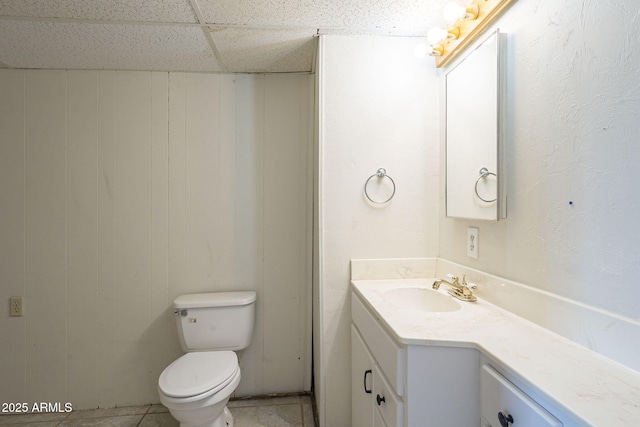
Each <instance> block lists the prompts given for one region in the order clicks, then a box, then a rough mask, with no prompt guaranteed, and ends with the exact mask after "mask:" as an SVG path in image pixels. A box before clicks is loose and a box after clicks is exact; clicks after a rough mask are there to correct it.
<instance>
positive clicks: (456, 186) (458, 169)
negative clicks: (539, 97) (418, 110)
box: [445, 30, 507, 221]
mask: <svg viewBox="0 0 640 427" xmlns="http://www.w3.org/2000/svg"><path fill="white" fill-rule="evenodd" d="M505 45H506V34H504V33H500V31H499V30H498V31H496V32H495V33H493V34H491V35H490V36H489V37H487V38H486V39H485V40H484V41H482V42H481V43H480V44H479V45H478V46H477V47H476V48H475V49H474V50H473V51H471V52H470V53H469V54H468V55H466V56H465V57H464V58H463V59H461V60H460V61H459V62H457V63H456V64H455V65H454V66H453V67H452V68H451V69H450V70H449V71H447V73H446V76H445V82H446V89H445V90H446V119H445V120H446V213H447V216H448V217H453V218H468V219H483V220H496V221H497V220H498V219H501V218H506V214H507V210H506V207H507V206H506V192H505V189H506V175H505V171H506V167H505V163H504V162H505V159H504V153H505V138H504V131H505V121H504V113H503V110H504V104H505V102H504V97H505V88H506V87H505V86H506V85H505V72H504V63H505V59H504V51H505Z"/></svg>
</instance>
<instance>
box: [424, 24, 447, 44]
mask: <svg viewBox="0 0 640 427" xmlns="http://www.w3.org/2000/svg"><path fill="white" fill-rule="evenodd" d="M447 36H448V33H447V30H445V29H442V28H439V27H434V28H432V29H430V30H429V32H428V33H427V40H429V43H431V44H432V45H434V44H438V43H440V42H442V41H443V40H445V39H446V38H447Z"/></svg>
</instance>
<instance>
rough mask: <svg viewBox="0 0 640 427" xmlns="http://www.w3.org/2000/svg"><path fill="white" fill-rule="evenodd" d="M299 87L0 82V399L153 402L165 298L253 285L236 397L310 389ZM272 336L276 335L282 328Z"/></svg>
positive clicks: (307, 168) (111, 76) (35, 79)
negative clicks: (15, 302) (249, 337)
mask: <svg viewBox="0 0 640 427" xmlns="http://www.w3.org/2000/svg"><path fill="white" fill-rule="evenodd" d="M311 97H312V77H310V76H307V75H283V76H259V75H257V76H242V75H240V76H231V75H199V74H180V73H171V74H169V73H162V72H121V71H118V72H116V71H99V72H98V71H35V70H34V71H24V70H0V195H1V196H2V197H0V212H1V213H2V221H0V235H1V236H2V245H0V300H1V301H5V302H6V301H8V299H9V297H10V296H14V295H22V296H24V297H25V316H24V317H20V318H10V317H9V316H8V314H9V313H8V309H9V305H8V303H7V304H0V341H1V342H2V343H3V345H2V346H1V347H0V348H1V350H0V360H2V364H0V378H2V379H3V381H2V386H0V401H2V402H23V401H24V402H41V401H44V402H70V403H72V404H73V407H74V409H81V408H91V407H98V406H100V407H111V406H115V405H118V406H122V405H129V404H143V403H151V402H157V401H158V398H157V392H156V384H157V378H158V376H159V374H160V372H161V371H162V369H164V367H166V366H167V365H168V364H169V363H170V362H171V361H172V360H173V359H174V358H176V357H177V356H179V355H180V354H181V352H180V349H179V346H178V342H177V336H176V332H175V325H174V323H173V322H174V321H173V315H172V310H171V308H170V305H171V301H172V300H173V298H175V297H176V296H177V295H179V294H182V293H186V292H200V291H212V290H236V289H254V290H256V291H257V292H258V302H257V322H256V330H255V334H254V339H253V343H252V345H251V346H250V347H249V348H248V349H247V350H245V351H244V352H243V353H242V354H241V358H240V363H241V366H242V369H243V379H242V382H241V385H240V386H239V387H238V390H237V394H238V395H252V394H263V393H276V392H290V391H302V390H309V389H310V370H311V354H310V352H311V337H310V304H311V279H310V277H311V264H310V261H311V238H310V236H309V234H310V228H311V202H312V199H311V188H312V187H311V173H312V171H311V160H310V159H311V151H310V149H311V132H312V129H311V127H310V126H311V118H312V113H311V108H310V105H311V104H310V103H311ZM283 330H286V331H287V333H282V331H283Z"/></svg>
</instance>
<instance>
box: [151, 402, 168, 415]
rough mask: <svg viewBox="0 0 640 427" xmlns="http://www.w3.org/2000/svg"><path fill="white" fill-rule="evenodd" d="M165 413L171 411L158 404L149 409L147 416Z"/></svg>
mask: <svg viewBox="0 0 640 427" xmlns="http://www.w3.org/2000/svg"><path fill="white" fill-rule="evenodd" d="M163 412H169V409H168V408H167V407H166V406H164V405H160V404H156V405H151V408H149V411H147V414H161V413H163Z"/></svg>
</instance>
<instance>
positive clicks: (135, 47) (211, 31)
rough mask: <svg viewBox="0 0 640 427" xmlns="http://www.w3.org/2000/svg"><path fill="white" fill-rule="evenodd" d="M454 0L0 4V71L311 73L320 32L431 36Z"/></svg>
mask: <svg viewBox="0 0 640 427" xmlns="http://www.w3.org/2000/svg"><path fill="white" fill-rule="evenodd" d="M446 2H447V0H0V68H2V67H4V68H68V69H118V70H163V71H199V72H244V73H247V72H249V73H251V72H308V71H312V67H313V57H314V55H315V52H314V50H315V46H316V37H315V36H316V35H319V34H370V35H394V36H425V35H426V33H427V31H428V30H429V28H431V27H433V26H436V25H442V22H441V20H442V18H441V11H442V9H443V7H444V4H445V3H446Z"/></svg>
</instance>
